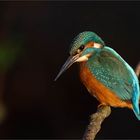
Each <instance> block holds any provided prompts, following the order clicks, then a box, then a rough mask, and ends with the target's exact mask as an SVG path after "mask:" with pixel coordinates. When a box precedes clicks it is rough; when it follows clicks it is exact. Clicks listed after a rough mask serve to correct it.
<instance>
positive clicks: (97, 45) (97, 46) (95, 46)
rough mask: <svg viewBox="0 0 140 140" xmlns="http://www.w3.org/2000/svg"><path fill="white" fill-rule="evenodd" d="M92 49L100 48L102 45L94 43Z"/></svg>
mask: <svg viewBox="0 0 140 140" xmlns="http://www.w3.org/2000/svg"><path fill="white" fill-rule="evenodd" d="M93 48H102V45H101V44H99V43H94V46H93Z"/></svg>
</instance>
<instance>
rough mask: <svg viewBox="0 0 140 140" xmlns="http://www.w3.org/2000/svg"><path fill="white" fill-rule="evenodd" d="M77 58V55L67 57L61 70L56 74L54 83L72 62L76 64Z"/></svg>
mask: <svg viewBox="0 0 140 140" xmlns="http://www.w3.org/2000/svg"><path fill="white" fill-rule="evenodd" d="M78 58H79V55H78V54H77V55H75V56H69V57H68V59H67V60H66V62H65V63H64V65H63V66H62V68H61V69H60V72H59V73H58V75H57V76H56V78H55V79H54V81H56V80H57V79H58V78H59V77H60V76H61V75H62V73H64V72H65V71H66V70H67V69H68V68H69V67H70V66H71V65H72V64H73V63H74V62H76V60H77V59H78Z"/></svg>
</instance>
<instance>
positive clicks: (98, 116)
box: [83, 105, 111, 140]
mask: <svg viewBox="0 0 140 140" xmlns="http://www.w3.org/2000/svg"><path fill="white" fill-rule="evenodd" d="M110 113H111V107H110V106H104V105H102V106H100V107H99V108H98V110H97V112H96V113H94V114H92V115H91V116H90V124H89V125H88V127H87V129H86V132H85V134H84V137H83V140H94V138H95V136H96V134H97V133H98V132H99V130H100V129H101V124H102V122H103V121H104V119H105V118H107V117H108V116H109V115H110Z"/></svg>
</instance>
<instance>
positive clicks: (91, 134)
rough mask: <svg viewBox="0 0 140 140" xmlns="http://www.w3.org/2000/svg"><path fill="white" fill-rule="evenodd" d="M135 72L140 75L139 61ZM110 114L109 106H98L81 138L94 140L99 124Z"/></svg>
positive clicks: (99, 127)
mask: <svg viewBox="0 0 140 140" xmlns="http://www.w3.org/2000/svg"><path fill="white" fill-rule="evenodd" d="M135 73H136V75H137V77H139V76H140V63H138V65H137V66H136V69H135ZM110 114H111V107H110V106H105V105H102V106H99V107H98V109H97V112H96V113H94V114H92V115H91V116H90V124H89V125H88V127H87V129H86V131H85V134H84V136H83V140H94V139H95V136H96V134H97V133H98V132H99V131H100V129H101V124H102V122H103V121H104V119H105V118H107V117H108V116H109V115H110Z"/></svg>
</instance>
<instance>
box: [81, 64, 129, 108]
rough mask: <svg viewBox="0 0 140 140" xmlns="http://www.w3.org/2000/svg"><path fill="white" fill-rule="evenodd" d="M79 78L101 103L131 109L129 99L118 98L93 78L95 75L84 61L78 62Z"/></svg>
mask: <svg viewBox="0 0 140 140" xmlns="http://www.w3.org/2000/svg"><path fill="white" fill-rule="evenodd" d="M80 78H81V80H82V83H83V84H84V85H85V86H86V88H87V89H88V91H89V92H90V94H91V95H93V96H95V97H96V98H97V100H98V101H99V102H100V103H101V104H104V105H109V106H113V107H128V108H131V109H132V104H131V102H130V101H123V100H121V99H119V97H117V96H116V95H115V93H113V92H112V91H111V90H110V89H108V88H107V87H105V86H104V85H103V84H102V83H101V82H100V81H99V80H97V79H96V78H95V76H94V75H93V74H92V73H91V72H90V71H89V69H88V68H87V67H86V66H85V63H82V64H80Z"/></svg>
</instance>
